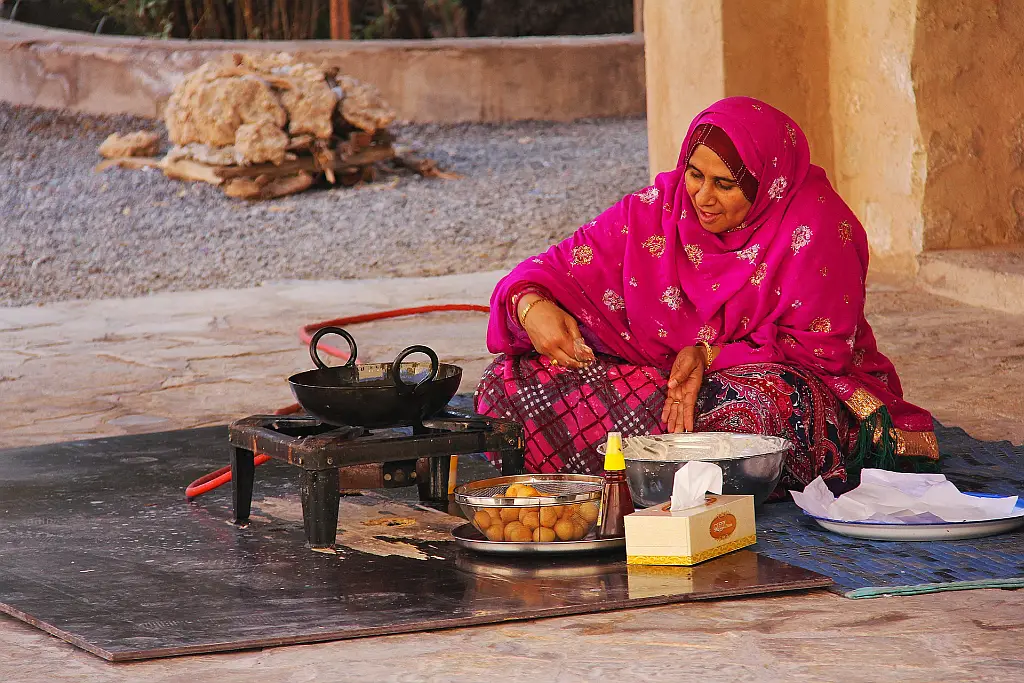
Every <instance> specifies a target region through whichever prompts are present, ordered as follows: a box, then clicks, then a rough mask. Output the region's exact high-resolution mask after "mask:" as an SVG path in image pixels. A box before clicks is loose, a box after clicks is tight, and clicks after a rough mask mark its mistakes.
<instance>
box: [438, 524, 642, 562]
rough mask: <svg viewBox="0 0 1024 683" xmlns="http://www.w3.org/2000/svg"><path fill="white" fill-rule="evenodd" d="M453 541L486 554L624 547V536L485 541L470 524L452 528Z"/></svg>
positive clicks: (561, 552)
mask: <svg viewBox="0 0 1024 683" xmlns="http://www.w3.org/2000/svg"><path fill="white" fill-rule="evenodd" d="M452 536H453V537H454V538H455V545H457V546H459V547H461V548H468V549H469V550H475V551H476V552H478V553H487V554H489V555H584V554H588V553H607V552H612V551H614V550H625V548H626V539H625V538H584V539H583V540H582V541H556V542H554V543H533V542H530V543H514V542H512V541H488V540H487V539H486V538H485V537H484V535H483V534H481V533H480V532H479V531H477V529H476V527H474V526H473V525H472V524H463V525H461V526H457V527H455V528H454V529H452Z"/></svg>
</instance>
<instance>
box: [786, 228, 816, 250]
mask: <svg viewBox="0 0 1024 683" xmlns="http://www.w3.org/2000/svg"><path fill="white" fill-rule="evenodd" d="M813 235H814V232H813V231H812V230H811V226H809V225H798V226H796V229H795V230H793V242H792V244H790V247H791V248H792V249H793V253H794V254H799V253H800V250H801V249H803V248H804V247H806V246H807V245H808V244H810V243H811V237H812V236H813Z"/></svg>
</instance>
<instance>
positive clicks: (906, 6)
mask: <svg viewBox="0 0 1024 683" xmlns="http://www.w3.org/2000/svg"><path fill="white" fill-rule="evenodd" d="M916 4H917V2H916V0H829V2H828V9H829V27H830V32H831V50H830V60H829V81H830V99H831V103H832V107H831V110H832V122H833V136H834V138H833V139H834V149H835V176H834V178H833V183H834V184H835V186H836V189H837V190H839V193H840V194H841V195H842V196H843V198H844V199H845V200H846V201H847V203H848V204H849V205H850V207H851V208H852V209H853V211H854V213H856V214H857V216H858V217H859V218H860V220H861V222H862V223H863V224H864V228H865V230H866V231H867V233H868V240H869V243H870V245H871V252H872V268H873V270H875V271H881V272H886V273H891V274H898V275H906V276H913V275H914V274H915V273H916V271H917V254H918V253H920V251H921V244H922V233H923V221H922V216H921V207H922V202H923V200H924V183H925V173H926V169H925V153H924V147H923V144H922V138H921V131H920V129H919V127H918V122H917V103H916V98H915V93H914V84H913V80H912V77H911V69H910V56H911V54H912V53H913V45H914V30H915V18H916V11H917V7H916Z"/></svg>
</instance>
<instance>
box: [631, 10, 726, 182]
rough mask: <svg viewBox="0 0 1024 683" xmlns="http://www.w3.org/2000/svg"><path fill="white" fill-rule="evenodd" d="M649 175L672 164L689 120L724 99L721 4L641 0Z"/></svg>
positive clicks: (673, 164)
mask: <svg viewBox="0 0 1024 683" xmlns="http://www.w3.org/2000/svg"><path fill="white" fill-rule="evenodd" d="M644 42H645V46H646V47H645V50H646V60H647V69H646V77H647V145H648V154H649V156H650V160H651V167H650V171H651V177H652V178H653V177H654V176H655V175H657V174H658V173H661V172H662V171H668V170H671V169H673V168H675V166H676V160H677V158H678V157H679V148H680V147H681V146H682V144H683V138H684V137H686V130H687V128H688V127H689V125H690V121H691V120H692V119H693V117H694V116H696V115H697V114H698V113H700V111H701V110H702V109H704V108H705V107H707V106H708V105H709V104H711V103H712V102H715V101H716V100H720V99H722V98H723V97H725V60H724V53H723V49H722V3H721V2H719V0H645V2H644Z"/></svg>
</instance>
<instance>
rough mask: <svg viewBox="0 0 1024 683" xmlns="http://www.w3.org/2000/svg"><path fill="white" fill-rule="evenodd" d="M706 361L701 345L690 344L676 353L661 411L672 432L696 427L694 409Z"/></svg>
mask: <svg viewBox="0 0 1024 683" xmlns="http://www.w3.org/2000/svg"><path fill="white" fill-rule="evenodd" d="M706 361H707V359H706V358H705V357H704V349H703V348H702V347H699V346H687V347H685V348H684V349H683V350H682V351H680V352H679V353H678V354H676V360H675V362H674V363H672V371H671V372H670V373H669V376H668V398H667V399H665V408H664V409H663V410H662V411H661V421H662V422H664V423H665V424H666V425H668V429H667V431H668V433H669V434H678V433H679V432H692V431H693V422H694V410H695V408H696V406H697V394H699V393H700V384H701V382H702V381H703V380H704V364H705V362H706Z"/></svg>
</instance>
